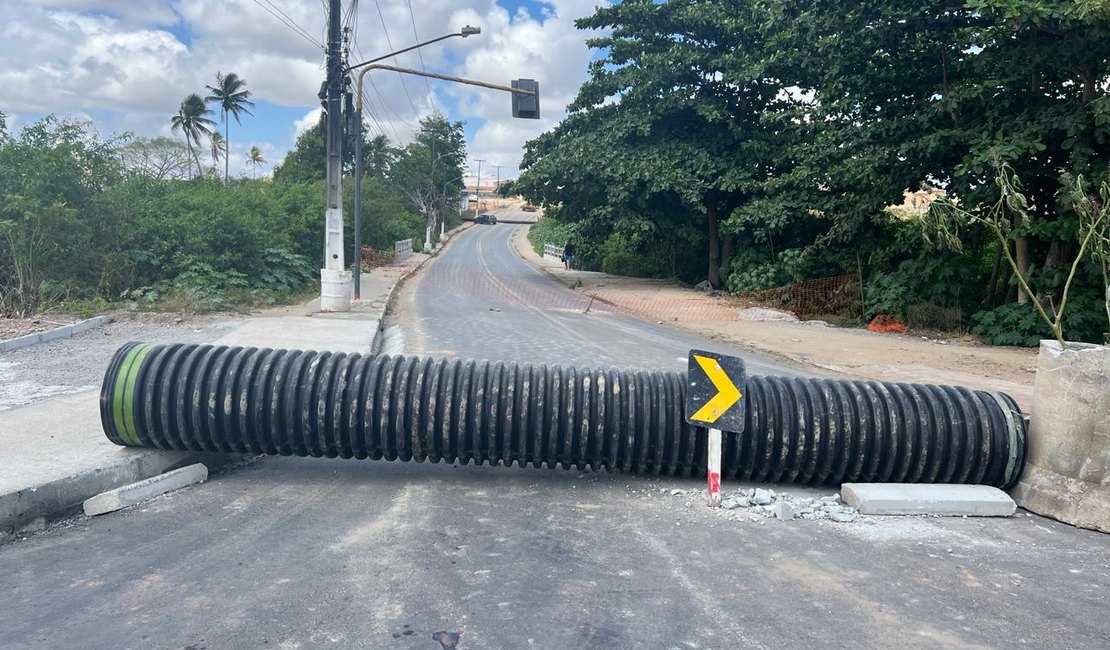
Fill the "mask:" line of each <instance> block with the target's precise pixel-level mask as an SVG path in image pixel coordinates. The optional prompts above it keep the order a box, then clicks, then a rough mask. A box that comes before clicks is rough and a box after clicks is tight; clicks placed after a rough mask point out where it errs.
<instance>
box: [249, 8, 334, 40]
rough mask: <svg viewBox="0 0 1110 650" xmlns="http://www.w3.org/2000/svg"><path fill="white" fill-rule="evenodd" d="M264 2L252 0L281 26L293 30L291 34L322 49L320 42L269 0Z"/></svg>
mask: <svg viewBox="0 0 1110 650" xmlns="http://www.w3.org/2000/svg"><path fill="white" fill-rule="evenodd" d="M264 1H265V3H266V4H262V2H263V0H254V4H256V5H258V6H259V7H262V8H263V9H265V10H266V12H267V13H269V14H270V15H271V16H273V17H274V18H277V19H278V20H279V21H281V23H282V24H283V25H285V26H286V27H288V28H289V29H291V30H293V33H294V34H296V35H297V36H300V37H301V38H303V39H305V40H306V41H308V42H309V43H312V44H313V45H315V46H316V47H318V48H320V49H321V50H322V49H324V44H323V43H322V42H320V41H319V40H317V39H316V38H315V37H313V36H312V34H310V33H308V31H307V30H305V28H303V27H301V26H300V25H299V24H297V21H295V20H293V19H292V18H290V17H289V15H288V14H286V13H285V12H284V11H282V10H281V8H280V7H278V6H277V5H275V4H274V3H273V2H270V0H264ZM267 5H269V6H267ZM271 7H272V9H271Z"/></svg>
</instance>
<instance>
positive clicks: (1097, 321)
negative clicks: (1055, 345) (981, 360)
mask: <svg viewBox="0 0 1110 650" xmlns="http://www.w3.org/2000/svg"><path fill="white" fill-rule="evenodd" d="M1046 309H1047V307H1046ZM1067 311H1068V317H1067V320H1065V321H1064V338H1065V339H1067V340H1069V341H1085V342H1087V343H1102V342H1104V332H1105V330H1106V312H1105V310H1104V303H1103V302H1102V299H1101V297H1100V296H1099V295H1097V294H1096V293H1095V292H1093V291H1084V290H1082V288H1081V289H1080V290H1079V291H1076V292H1074V293H1073V294H1072V295H1071V296H1069V297H1068V307H1067ZM971 321H972V326H971V332H972V333H973V334H979V335H981V336H983V337H984V338H986V339H987V341H988V342H989V343H991V344H993V345H1017V346H1022V347H1036V346H1037V345H1039V344H1040V341H1041V339H1054V338H1056V335H1055V334H1053V333H1052V328H1051V327H1049V326H1048V323H1046V322H1045V321H1044V319H1043V318H1041V316H1040V314H1038V313H1037V311H1036V309H1034V308H1033V305H1031V304H1020V303H1016V302H1011V303H1007V304H1005V305H1002V306H1000V307H995V308H994V309H988V310H985V311H981V312H979V313H977V314H975V315H974V316H972V317H971Z"/></svg>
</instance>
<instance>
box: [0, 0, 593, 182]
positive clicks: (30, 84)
mask: <svg viewBox="0 0 1110 650" xmlns="http://www.w3.org/2000/svg"><path fill="white" fill-rule="evenodd" d="M262 4H264V5H268V3H266V2H262ZM548 4H550V5H551V8H550V9H548V8H546V7H545V8H544V9H543V10H541V12H540V14H541V15H540V16H539V18H538V19H536V18H533V17H531V16H530V15H529V14H528V13H527V12H525V11H524V10H520V11H518V12H517V13H515V14H510V13H509V12H508V11H506V10H505V9H504V8H503V7H501V6H500V5H498V4H497V3H496V2H494V1H493V0H459V1H458V2H454V3H452V6H451V9H450V10H445V9H444V6H443V3H442V2H441V0H412V10H413V13H412V14H411V15H410V13H409V3H408V0H380V2H378V3H372V2H361V3H359V5H358V7H359V12H358V20H357V22H356V23H355V25H356V29H355V30H354V37H355V38H354V45H353V47H352V52H351V58H352V60H361V59H363V58H371V57H374V56H377V55H380V54H382V53H385V52H389V51H390V50H391V48H392V49H400V48H403V47H407V46H409V45H411V44H413V43H415V42H417V37H418V36H419V39H420V40H428V39H431V38H435V37H437V36H440V35H443V34H446V33H451V32H457V31H458V30H459V29H460V28H461V27H462V26H463V25H468V24H469V25H475V26H480V27H481V28H482V33H481V35H478V36H472V37H469V38H466V39H462V38H452V39H448V40H445V41H441V42H439V43H436V44H434V45H431V46H428V47H426V48H423V49H422V50H420V55H422V56H423V65H425V66H426V67H427V68H428V69H429V70H435V71H438V72H444V73H447V74H454V75H460V76H465V77H471V78H477V79H482V80H486V81H491V82H496V83H504V84H507V83H508V82H509V80H510V79H513V78H519V77H530V78H535V79H538V80H539V81H540V89H541V108H542V112H543V115H544V118H543V119H542V120H538V121H530V120H513V119H512V118H511V116H510V110H509V106H510V98H509V95H508V94H506V93H501V92H496V91H489V90H480V89H475V88H470V87H466V86H459V85H453V84H448V83H445V82H441V81H432V80H428V81H425V80H424V79H421V78H418V77H404V78H403V77H401V76H400V75H398V74H395V73H388V72H383V71H375V72H372V73H370V75H369V76H368V79H369V81H370V82H372V84H371V85H368V87H367V90H368V93H367V94H368V97H369V102H368V104H367V107H366V112H367V114H368V116H372V119H370V123H371V125H372V126H371V129H372V131H374V132H376V131H377V130H378V129H381V130H384V132H385V133H386V134H387V135H388V136H389V137H390V138H391V139H393V140H395V141H399V142H400V143H402V144H403V143H404V142H407V141H408V140H409V139H410V138H411V134H412V131H413V130H414V129H415V128H416V126H417V124H418V121H419V119H420V118H421V117H423V116H426V115H428V114H429V113H431V112H432V111H433V110H436V109H437V108H443V107H446V108H447V109H448V110H447V112H448V114H449V117H450V118H451V119H452V120H465V121H469V122H471V123H480V122H484V123H485V124H484V126H482V127H481V128H480V129H479V130H478V131H477V133H476V135H475V138H474V141H473V142H471V143H470V153H471V157H483V158H488V159H490V160H491V161H493V162H497V163H499V164H503V165H505V166H506V168H505V169H503V170H502V171H503V173H504V174H505V175H507V176H512V175H515V173H516V166H517V165H518V164H519V160H520V156H521V153H522V150H521V147H522V145H523V144H524V142H525V141H526V140H527V139H529V138H532V137H535V136H536V135H538V134H539V133H541V132H542V131H544V130H545V129H548V128H551V126H553V125H554V124H556V123H557V122H558V121H559V119H560V118H561V117H562V115H563V109H564V107H565V105H566V103H567V102H569V101H570V100H571V99H572V98H573V97H574V95H575V93H576V91H577V88H578V86H579V84H580V83H581V82H582V81H583V80H584V79H585V76H586V66H587V64H588V62H589V60H590V58H591V52H590V51H589V50H588V48H586V46H585V38H586V37H587V34H584V33H583V32H581V31H579V30H577V29H575V27H574V24H573V21H574V19H575V18H578V17H581V16H586V15H589V14H591V13H593V11H594V9H595V6H596V5H597V2H596V0H555V1H553V2H550V3H548ZM268 6H271V8H275V12H276V11H277V8H279V9H280V12H282V13H283V15H282V16H281V18H282V20H285V21H287V22H289V23H293V24H296V25H299V26H300V28H302V29H303V30H304V31H305V32H307V34H308V36H309V38H304V37H302V35H299V34H297V33H295V32H294V31H293V30H292V29H290V28H289V27H288V26H287V25H285V24H282V22H281V20H279V18H277V17H275V16H274V15H272V14H271V13H268V12H267V11H265V10H264V9H263V8H262V7H260V6H259V4H258V3H256V2H254V1H253V0H126V1H121V0H0V111H3V112H4V113H6V114H19V115H22V116H24V118H27V117H31V116H34V115H39V114H43V113H51V112H53V113H58V114H70V113H76V112H85V113H89V114H93V115H96V116H97V119H98V120H100V123H99V124H98V126H100V128H101V129H102V130H103V131H123V130H133V131H135V132H136V133H138V134H140V135H155V134H168V129H169V127H168V116H169V115H172V114H173V113H174V112H176V110H177V106H178V104H179V103H180V101H181V98H182V97H183V96H184V95H186V94H187V93H189V92H203V88H204V85H205V84H206V83H211V81H212V79H213V78H214V76H215V72H216V71H224V72H228V71H235V72H237V73H239V74H240V75H241V76H242V77H243V78H245V79H246V80H247V82H248V84H249V88H250V90H251V91H252V93H253V95H254V97H253V98H254V99H256V100H261V101H265V102H269V103H272V104H277V105H280V106H288V107H293V108H298V109H303V110H304V111H305V113H308V114H307V115H305V113H301V115H304V117H302V118H300V119H297V118H292V120H291V121H292V123H288V124H285V125H278V126H277V127H276V128H273V129H271V130H270V133H271V134H276V135H272V136H271V137H270V138H262V139H264V140H266V139H268V140H272V141H273V144H272V145H271V146H273V147H274V149H273V151H272V152H268V154H270V155H268V156H267V158H268V159H271V160H272V161H275V162H276V161H277V160H280V158H281V157H282V156H283V155H284V149H286V148H288V147H289V146H291V145H292V143H293V139H294V138H295V135H296V134H297V133H300V132H301V131H303V129H304V128H306V126H307V125H308V124H309V121H310V120H315V116H317V115H318V114H319V109H318V108H317V107H318V106H319V100H318V98H317V93H318V91H319V88H320V82H321V81H322V79H323V76H324V70H323V66H322V60H323V53H322V51H321V50H320V48H319V47H318V46H317V45H314V44H312V43H310V42H309V40H313V39H315V40H321V41H322V40H323V39H324V25H325V16H324V12H323V10H322V7H321V3H320V0H280V1H275V2H274V3H273V4H272V5H268ZM344 6H345V8H346V7H349V6H350V0H344ZM379 6H380V7H381V16H380V17H379V14H378V7H379ZM383 19H384V22H385V28H384V29H383V26H382V22H383ZM414 23H415V33H414ZM178 35H181V37H180V38H179V36H178ZM420 55H418V54H417V53H416V52H410V53H407V54H404V55H400V56H398V57H397V60H396V63H397V64H399V65H401V66H406V67H414V68H418V67H420V65H421V63H422V62H421V57H420ZM387 62H388V63H394V61H393V60H389V61H387ZM250 119H252V120H260V119H265V117H264V116H257V117H255V118H250ZM285 119H289V118H285ZM9 122H11V121H9ZM233 131H234V129H233ZM280 137H288V142H281V141H280V140H279V138H280ZM238 144H243V145H246V146H249V143H245V142H243V143H240V142H238V141H237V139H236V138H235V134H234V133H233V134H232V146H233V147H236V146H237V145H238ZM260 146H261V145H260ZM236 155H238V154H236V153H234V151H233V158H232V163H233V165H234V164H235V162H236V159H235V157H234V156H236Z"/></svg>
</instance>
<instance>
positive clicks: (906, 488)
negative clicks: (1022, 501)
mask: <svg viewBox="0 0 1110 650" xmlns="http://www.w3.org/2000/svg"><path fill="white" fill-rule="evenodd" d="M840 498H841V499H843V500H844V503H846V504H848V505H850V506H852V507H853V508H855V509H856V510H859V511H860V513H861V514H865V515H941V516H949V517H960V516H963V515H967V516H968V517H1009V516H1010V515H1012V514H1014V512H1015V511H1016V510H1017V505H1015V504H1014V500H1013V499H1011V498H1010V496H1009V495H1008V494H1006V493H1005V492H1003V491H1002V490H999V489H998V488H995V487H990V486H988V485H950V484H933V485H925V484H919V483H845V484H844V485H842V486H840Z"/></svg>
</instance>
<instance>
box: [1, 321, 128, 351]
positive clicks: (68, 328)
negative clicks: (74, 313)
mask: <svg viewBox="0 0 1110 650" xmlns="http://www.w3.org/2000/svg"><path fill="white" fill-rule="evenodd" d="M107 324H108V317H107V316H94V317H92V318H89V319H86V320H82V321H77V322H76V323H73V324H70V325H63V326H61V327H55V328H54V329H52V330H47V331H45V332H37V333H35V334H28V335H26V336H19V337H16V338H14V339H8V340H7V341H0V352H11V351H12V350H18V349H20V348H26V347H29V346H32V345H35V344H37V343H46V342H48V341H56V340H58V339H67V338H69V337H71V336H73V335H74V334H80V333H81V332H87V331H88V330H91V329H96V328H98V327H104V326H105V325H107Z"/></svg>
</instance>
